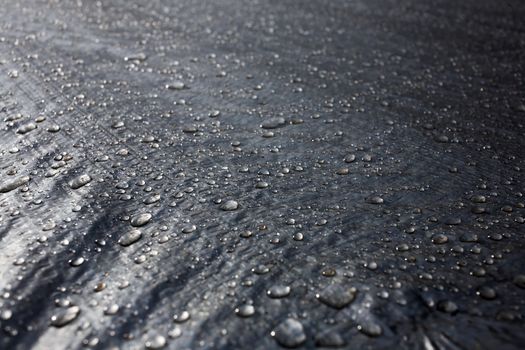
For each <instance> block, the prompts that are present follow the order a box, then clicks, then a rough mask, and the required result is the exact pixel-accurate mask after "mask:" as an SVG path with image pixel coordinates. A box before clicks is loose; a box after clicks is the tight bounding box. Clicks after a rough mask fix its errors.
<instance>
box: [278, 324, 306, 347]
mask: <svg viewBox="0 0 525 350" xmlns="http://www.w3.org/2000/svg"><path fill="white" fill-rule="evenodd" d="M272 336H273V337H275V340H276V341H277V343H279V344H280V345H282V346H285V347H288V348H296V347H298V346H300V345H301V344H303V343H304V342H305V341H306V334H305V333H304V328H303V324H302V323H301V322H299V321H298V320H296V319H294V318H287V319H286V320H284V321H283V322H281V323H280V324H279V325H278V326H277V328H275V330H274V331H272Z"/></svg>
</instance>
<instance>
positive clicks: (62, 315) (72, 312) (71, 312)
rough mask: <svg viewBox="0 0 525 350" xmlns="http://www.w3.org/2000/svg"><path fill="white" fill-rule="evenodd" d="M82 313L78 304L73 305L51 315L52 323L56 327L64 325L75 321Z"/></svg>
mask: <svg viewBox="0 0 525 350" xmlns="http://www.w3.org/2000/svg"><path fill="white" fill-rule="evenodd" d="M79 314H80V308H79V307H78V306H71V307H68V308H67V309H65V310H61V311H60V312H58V313H57V314H55V315H53V316H51V325H52V326H54V327H63V326H65V325H67V324H69V323H71V322H73V321H74V320H75V319H76V318H77V317H78V315H79Z"/></svg>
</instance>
